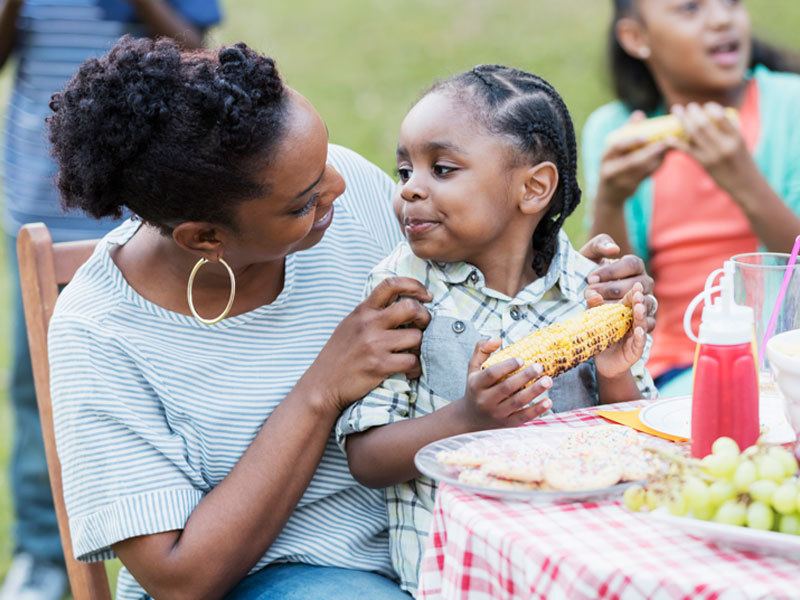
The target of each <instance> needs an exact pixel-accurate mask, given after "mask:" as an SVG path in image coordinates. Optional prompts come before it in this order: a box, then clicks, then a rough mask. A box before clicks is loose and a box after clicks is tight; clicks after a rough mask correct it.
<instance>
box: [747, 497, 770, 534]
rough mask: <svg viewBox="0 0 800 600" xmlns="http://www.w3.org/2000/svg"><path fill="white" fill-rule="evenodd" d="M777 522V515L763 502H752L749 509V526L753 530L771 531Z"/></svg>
mask: <svg viewBox="0 0 800 600" xmlns="http://www.w3.org/2000/svg"><path fill="white" fill-rule="evenodd" d="M774 522H775V513H773V512H772V509H771V508H770V507H769V506H767V505H766V504H764V503H763V502H751V503H750V506H748V507H747V526H748V527H750V528H752V529H761V530H763V531H769V530H770V529H772V524H773V523H774Z"/></svg>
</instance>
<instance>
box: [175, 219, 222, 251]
mask: <svg viewBox="0 0 800 600" xmlns="http://www.w3.org/2000/svg"><path fill="white" fill-rule="evenodd" d="M226 238H227V232H226V231H224V230H223V229H222V228H220V227H219V226H217V225H213V224H211V223H203V222H199V221H187V222H185V223H181V224H180V225H178V226H177V227H175V228H174V229H173V230H172V239H173V240H175V243H176V244H178V246H180V247H181V248H183V249H184V250H187V251H189V252H191V253H192V254H195V255H197V256H198V257H203V258H205V259H207V260H210V261H215V260H217V259H218V258H220V257H221V256H223V254H224V249H225V240H226Z"/></svg>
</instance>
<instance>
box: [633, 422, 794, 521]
mask: <svg viewBox="0 0 800 600" xmlns="http://www.w3.org/2000/svg"><path fill="white" fill-rule="evenodd" d="M662 458H664V459H666V460H668V461H669V462H670V467H669V469H668V470H667V471H666V472H665V473H664V474H663V475H662V476H660V477H659V478H657V479H654V480H652V481H650V482H648V484H647V485H646V486H645V487H642V486H639V485H635V486H632V487H630V488H628V489H627V490H625V495H624V497H623V500H624V503H625V506H627V507H628V508H629V509H630V510H633V511H639V510H643V509H645V508H646V509H649V510H653V509H655V508H658V507H666V509H667V510H669V512H670V513H672V514H673V515H677V516H684V515H685V516H691V517H694V518H696V519H703V520H705V521H716V522H717V523H725V524H727V525H740V526H747V527H751V528H753V529H762V530H774V531H780V532H782V533H790V534H794V535H800V481H798V477H797V474H798V473H797V470H798V464H797V460H796V459H795V457H794V456H793V455H792V453H791V452H789V451H788V450H786V449H784V448H782V447H780V446H768V445H765V444H760V443H759V444H756V445H755V446H751V447H750V448H747V449H746V450H744V451H743V452H740V451H739V446H738V445H737V444H736V442H735V441H734V440H732V439H731V438H727V437H721V438H719V439H718V440H717V441H715V442H714V445H713V447H712V452H711V454H709V455H708V456H706V457H705V458H703V459H702V460H697V459H687V458H684V457H680V456H675V455H662Z"/></svg>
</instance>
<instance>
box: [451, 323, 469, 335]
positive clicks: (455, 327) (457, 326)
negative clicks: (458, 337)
mask: <svg viewBox="0 0 800 600" xmlns="http://www.w3.org/2000/svg"><path fill="white" fill-rule="evenodd" d="M466 328H467V326H466V325H464V321H456V322H455V323H453V331H455V332H456V333H464V330H465V329H466Z"/></svg>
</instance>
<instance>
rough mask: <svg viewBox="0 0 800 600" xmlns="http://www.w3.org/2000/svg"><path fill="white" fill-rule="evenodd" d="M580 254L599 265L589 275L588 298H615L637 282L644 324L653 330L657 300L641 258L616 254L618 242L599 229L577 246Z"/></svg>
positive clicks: (623, 294)
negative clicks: (642, 299)
mask: <svg viewBox="0 0 800 600" xmlns="http://www.w3.org/2000/svg"><path fill="white" fill-rule="evenodd" d="M580 252H581V254H582V255H583V256H585V257H586V258H588V259H589V260H591V261H593V262H596V263H598V264H599V265H600V266H599V267H598V268H597V269H595V270H594V271H592V273H591V274H590V275H589V278H588V281H589V287H588V288H587V290H586V295H587V299H588V297H589V296H590V295H593V294H599V295H600V296H601V297H602V298H603V299H604V300H606V301H609V302H616V301H618V300H620V299H621V298H623V297H624V296H625V294H627V293H628V292H629V291H630V290H631V289H633V286H634V285H636V284H637V283H638V284H639V285H641V286H642V293H644V294H645V307H646V309H647V311H646V319H647V323H646V328H645V330H646V331H647V332H650V331H653V329H654V328H655V326H656V320H655V315H656V310H657V308H658V303H657V302H656V298H655V296H653V278H652V277H650V276H649V275H648V274H647V271H646V270H645V268H644V261H643V260H642V259H641V258H639V257H638V256H634V255H633V254H626V255H625V256H623V257H622V258H617V257H618V256H619V252H620V249H619V246H617V244H616V243H614V240H613V239H611V236H609V235H607V234H605V233H601V234H600V235H596V236H595V237H593V238H592V239H591V240H589V241H588V242H587V243H586V244H585V245H584V246H583V248H581V250H580Z"/></svg>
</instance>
